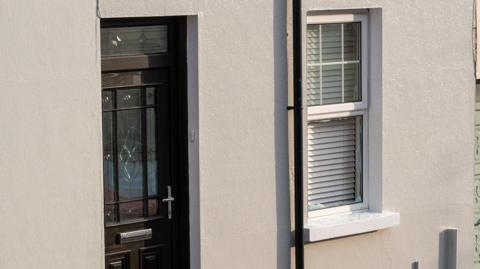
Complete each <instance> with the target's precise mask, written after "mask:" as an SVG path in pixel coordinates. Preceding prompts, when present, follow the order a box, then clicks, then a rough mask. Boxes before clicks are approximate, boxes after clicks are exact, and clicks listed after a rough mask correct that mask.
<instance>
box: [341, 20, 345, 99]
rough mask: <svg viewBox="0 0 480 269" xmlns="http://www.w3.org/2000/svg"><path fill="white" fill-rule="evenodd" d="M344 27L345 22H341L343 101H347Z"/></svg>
mask: <svg viewBox="0 0 480 269" xmlns="http://www.w3.org/2000/svg"><path fill="white" fill-rule="evenodd" d="M343 27H344V24H343V23H342V24H341V29H342V30H341V34H340V35H341V40H342V42H341V54H342V55H341V56H342V103H345V55H344V44H343V43H344V38H343Z"/></svg>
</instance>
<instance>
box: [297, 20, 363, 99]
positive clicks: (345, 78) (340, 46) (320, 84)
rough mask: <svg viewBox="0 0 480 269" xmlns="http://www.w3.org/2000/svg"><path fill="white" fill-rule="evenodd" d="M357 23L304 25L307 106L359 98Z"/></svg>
mask: <svg viewBox="0 0 480 269" xmlns="http://www.w3.org/2000/svg"><path fill="white" fill-rule="evenodd" d="M360 32H361V31H360V23H332V24H310V25H308V26H307V85H306V86H307V87H306V88H307V103H308V105H309V106H316V105H328V104H339V103H346V102H355V101H360V100H361V94H360V93H361V91H360V85H361V81H360V79H359V74H360V71H361V70H360V66H361V65H360V62H361V53H360V46H359V44H360V39H361V38H360V34H361V33H360Z"/></svg>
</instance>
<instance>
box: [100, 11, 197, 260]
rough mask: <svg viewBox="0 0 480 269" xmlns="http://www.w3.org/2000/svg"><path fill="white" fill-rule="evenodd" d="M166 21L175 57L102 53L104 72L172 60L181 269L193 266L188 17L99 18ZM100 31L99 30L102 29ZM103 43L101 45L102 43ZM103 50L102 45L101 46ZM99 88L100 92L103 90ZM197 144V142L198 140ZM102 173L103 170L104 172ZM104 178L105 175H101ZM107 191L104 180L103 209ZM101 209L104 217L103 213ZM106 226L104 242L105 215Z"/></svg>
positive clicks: (128, 22) (117, 22)
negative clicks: (110, 56)
mask: <svg viewBox="0 0 480 269" xmlns="http://www.w3.org/2000/svg"><path fill="white" fill-rule="evenodd" d="M158 24H167V25H168V26H169V28H168V29H169V31H168V48H169V50H170V51H173V54H174V57H173V58H165V57H163V56H159V57H155V61H151V57H150V61H149V60H148V59H147V58H148V57H141V56H139V57H130V59H128V61H125V60H121V61H115V60H111V59H110V60H107V61H106V62H104V61H102V59H101V55H100V57H99V58H100V64H101V72H105V71H108V70H110V69H111V65H115V67H116V69H117V70H118V68H119V66H120V69H124V70H129V69H131V66H132V63H134V64H135V66H137V67H138V66H139V64H140V65H142V64H144V65H145V67H146V68H148V67H149V66H151V65H152V64H153V65H156V66H161V64H162V62H164V61H172V62H173V63H174V67H173V68H172V70H173V72H172V74H173V75H172V77H171V80H170V81H171V83H172V85H171V87H172V88H173V89H174V90H173V91H172V94H171V96H172V97H171V100H170V101H171V102H175V105H173V107H174V109H173V110H172V112H173V113H175V114H176V115H175V116H173V115H172V118H175V119H176V121H173V122H174V125H173V126H172V128H173V132H174V133H175V134H176V136H175V135H174V137H175V138H176V141H172V142H174V143H175V147H172V148H178V151H175V152H173V151H172V156H173V157H172V161H173V165H172V169H173V170H174V171H175V170H176V171H178V172H177V173H172V174H174V175H176V176H177V177H178V178H175V179H173V180H172V184H176V186H174V187H175V188H176V197H175V205H174V208H175V210H174V217H173V219H172V227H173V229H174V240H173V242H172V253H173V255H172V256H173V267H174V268H179V269H188V268H190V255H191V254H190V231H191V226H190V218H189V216H190V213H189V212H190V186H189V185H190V180H189V172H190V169H189V143H188V140H189V135H188V134H189V131H188V130H189V106H188V104H189V98H190V97H189V90H188V82H187V80H188V74H187V73H188V72H187V17H185V16H178V17H127V18H102V19H100V29H102V28H104V27H115V26H140V25H158ZM99 32H100V31H99ZM99 46H100V45H99ZM99 51H101V49H99ZM101 91H102V90H101V88H100V92H101ZM195 145H196V143H195ZM102 175H103V173H102ZM102 182H103V176H102ZM103 195H104V192H103V184H102V212H103V210H104V208H103V207H104V197H103ZM103 216H104V215H103V213H102V217H103ZM102 223H103V224H104V228H103V233H102V242H104V236H105V220H104V219H103V222H102ZM102 251H103V257H105V246H103V247H102Z"/></svg>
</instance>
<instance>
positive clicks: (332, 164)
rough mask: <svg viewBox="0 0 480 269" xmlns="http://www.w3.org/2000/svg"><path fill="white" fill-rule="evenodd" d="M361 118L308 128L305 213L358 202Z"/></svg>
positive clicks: (314, 122)
mask: <svg viewBox="0 0 480 269" xmlns="http://www.w3.org/2000/svg"><path fill="white" fill-rule="evenodd" d="M361 141H362V117H361V116H356V117H348V118H336V119H331V120H319V121H312V122H309V124H308V184H307V185H308V209H309V210H315V209H320V208H328V207H334V206H340V205H345V204H351V203H356V202H361V200H362V184H361V182H362V147H361V145H362V143H361Z"/></svg>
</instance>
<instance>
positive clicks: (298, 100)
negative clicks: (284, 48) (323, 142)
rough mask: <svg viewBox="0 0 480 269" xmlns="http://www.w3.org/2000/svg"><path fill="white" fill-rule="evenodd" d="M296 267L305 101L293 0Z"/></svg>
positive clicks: (299, 264)
mask: <svg viewBox="0 0 480 269" xmlns="http://www.w3.org/2000/svg"><path fill="white" fill-rule="evenodd" d="M292 12H293V18H292V19H293V98H294V100H293V105H294V112H293V113H294V114H293V118H294V123H293V124H294V131H293V132H294V134H293V137H294V138H293V139H294V142H293V143H294V167H295V170H294V190H295V195H294V200H295V269H303V268H304V249H303V104H302V103H303V102H302V1H301V0H292Z"/></svg>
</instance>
